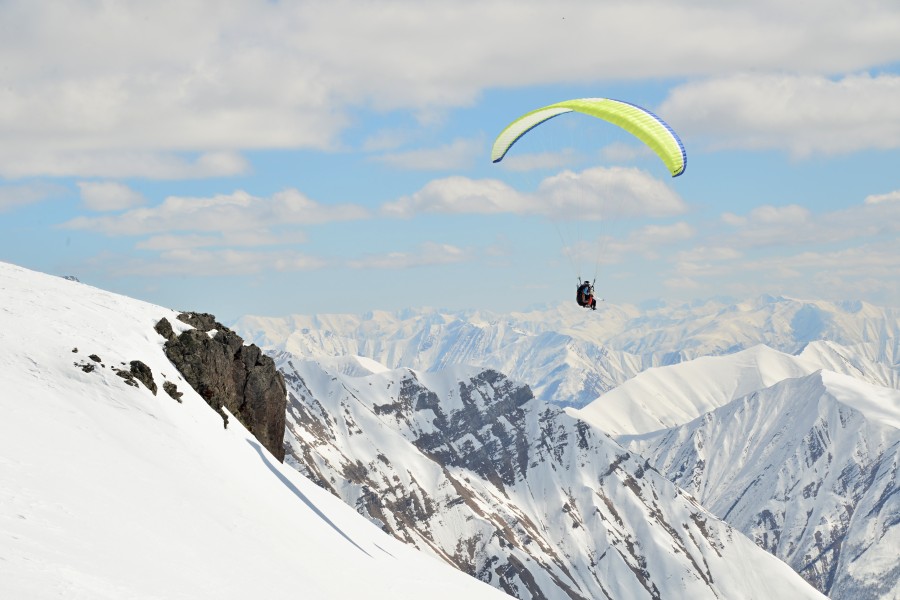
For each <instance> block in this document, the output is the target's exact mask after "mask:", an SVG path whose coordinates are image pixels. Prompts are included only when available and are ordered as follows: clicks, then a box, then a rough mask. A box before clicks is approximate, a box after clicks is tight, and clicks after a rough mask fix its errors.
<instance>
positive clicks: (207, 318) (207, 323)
mask: <svg viewBox="0 0 900 600" xmlns="http://www.w3.org/2000/svg"><path fill="white" fill-rule="evenodd" d="M178 320H179V321H181V322H182V323H187V324H188V325H190V326H191V327H193V328H194V329H199V330H200V331H212V330H213V329H226V330H227V329H228V328H227V327H225V326H224V325H222V324H221V323H219V322H218V321H216V318H215V317H214V316H212V315H211V314H209V313H196V312H186V313H181V314H180V315H178Z"/></svg>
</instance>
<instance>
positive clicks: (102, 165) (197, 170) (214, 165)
mask: <svg viewBox="0 0 900 600" xmlns="http://www.w3.org/2000/svg"><path fill="white" fill-rule="evenodd" d="M249 169H250V166H249V164H248V163H247V161H246V160H245V159H244V158H243V157H242V156H241V155H240V154H238V153H237V152H228V151H220V152H204V153H202V154H200V155H198V156H197V157H196V158H189V157H184V156H180V155H178V154H174V153H170V152H149V151H134V150H53V149H52V148H51V149H44V148H43V147H42V148H38V149H36V150H35V151H28V150H27V145H26V147H25V148H22V147H20V148H14V147H4V148H2V149H0V176H2V177H8V178H18V177H32V176H37V175H48V176H53V177H66V176H72V175H77V176H82V177H113V178H119V177H122V178H124V177H144V178H148V179H200V178H204V177H229V176H233V175H241V174H243V173H246V172H248V171H249Z"/></svg>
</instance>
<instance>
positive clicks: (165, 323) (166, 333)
mask: <svg viewBox="0 0 900 600" xmlns="http://www.w3.org/2000/svg"><path fill="white" fill-rule="evenodd" d="M153 329H155V330H156V333H158V334H159V335H161V336H163V337H164V338H166V340H174V339H175V332H174V331H173V330H172V324H171V323H169V320H168V319H167V318H165V317H163V318H162V319H160V320H159V323H157V324H156V327H154V328H153Z"/></svg>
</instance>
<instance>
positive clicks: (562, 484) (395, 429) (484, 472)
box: [276, 354, 821, 600]
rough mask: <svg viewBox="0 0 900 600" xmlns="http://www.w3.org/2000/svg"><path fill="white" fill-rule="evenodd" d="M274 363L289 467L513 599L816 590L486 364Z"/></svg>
mask: <svg viewBox="0 0 900 600" xmlns="http://www.w3.org/2000/svg"><path fill="white" fill-rule="evenodd" d="M276 361H277V363H278V364H279V367H280V368H281V369H282V372H283V373H284V374H285V380H286V381H287V383H288V389H289V406H288V434H287V446H288V457H287V461H288V463H289V464H291V465H292V466H294V467H295V468H297V469H298V470H300V471H301V472H302V473H304V474H305V475H307V476H308V477H309V478H310V479H312V480H314V481H315V482H316V483H318V484H319V485H321V486H322V487H325V488H326V489H329V490H331V491H332V492H333V493H335V494H336V495H338V496H340V497H341V498H343V499H344V501H345V502H347V503H348V504H350V505H351V506H354V507H355V508H356V509H357V511H358V512H360V513H361V514H363V515H365V516H367V517H368V518H369V519H370V520H372V521H373V522H375V523H377V524H378V525H379V526H381V527H382V528H383V529H384V530H385V531H387V532H389V533H391V534H393V535H394V536H396V537H397V538H399V539H401V540H403V541H405V542H407V543H409V544H412V545H414V546H416V547H417V548H420V549H422V550H424V551H426V552H429V553H430V554H432V555H434V556H436V557H438V558H440V559H442V560H445V561H447V562H448V563H450V564H453V565H455V566H456V567H457V568H459V569H461V570H463V571H465V572H467V573H469V574H471V575H472V576H474V577H477V578H478V579H481V580H482V581H485V582H487V583H490V584H491V585H494V586H496V587H498V588H500V589H502V590H503V591H505V592H507V593H508V594H510V595H512V596H514V597H516V598H520V599H522V600H587V599H592V600H594V599H597V600H599V599H613V598H647V599H657V600H662V599H664V598H698V599H699V598H708V599H710V600H713V599H721V598H752V597H759V598H762V597H766V598H779V597H780V598H821V596H820V595H819V594H818V593H817V592H815V591H814V590H813V589H812V588H811V587H810V586H808V584H806V583H805V582H804V581H803V580H802V579H801V578H800V577H799V576H797V575H796V574H795V573H793V572H792V571H791V570H790V569H789V568H788V567H787V566H786V565H784V564H783V563H781V562H779V561H777V560H776V559H775V558H774V557H772V556H771V555H769V554H767V553H766V552H764V551H763V550H761V549H760V548H757V547H756V546H755V545H754V544H753V543H752V542H751V541H750V540H749V539H747V538H745V537H743V536H741V535H740V534H738V533H737V532H735V531H734V530H732V529H731V528H730V527H728V526H727V525H726V524H724V523H723V522H721V521H720V520H718V519H716V518H715V517H713V516H712V515H711V514H709V513H708V512H707V511H705V510H704V509H703V508H702V507H700V506H699V505H697V504H696V503H695V502H694V501H693V499H692V498H690V497H689V496H688V495H687V494H685V493H684V492H682V491H681V490H679V489H677V488H676V487H675V486H674V485H672V483H671V482H669V481H667V480H666V479H665V478H664V477H662V476H661V475H660V474H659V473H657V472H656V471H654V470H653V469H651V468H649V465H647V463H646V461H645V460H644V459H643V458H641V457H640V456H638V455H637V454H634V453H632V452H628V451H626V450H624V449H623V448H622V447H621V446H619V445H618V444H616V443H615V442H613V441H612V440H611V439H610V438H609V437H608V436H606V435H605V434H603V433H602V432H600V431H599V430H597V429H595V428H593V427H591V426H589V425H588V424H586V423H584V422H583V421H579V420H577V419H575V418H573V417H571V416H569V415H568V414H567V413H566V412H564V411H563V410H562V409H561V408H560V407H558V406H553V405H549V404H546V403H543V402H541V401H540V400H538V399H536V398H534V396H533V394H532V392H531V390H530V389H529V388H528V387H527V386H523V385H520V384H516V383H514V382H513V381H511V380H509V379H507V378H506V377H505V376H504V375H502V374H500V373H498V372H496V371H493V370H489V369H488V370H479V369H473V368H460V369H456V370H450V371H448V372H441V373H424V372H417V371H411V370H408V369H398V370H393V371H392V370H383V367H381V368H380V369H379V367H380V365H378V366H375V365H374V364H373V363H372V362H371V361H368V362H365V361H359V360H357V359H354V358H352V357H346V358H344V359H338V360H336V361H317V362H312V361H302V360H299V359H296V358H295V357H292V356H291V355H288V354H284V355H280V356H278V357H276ZM747 572H750V573H765V577H749V578H748V577H747V575H746V573H747Z"/></svg>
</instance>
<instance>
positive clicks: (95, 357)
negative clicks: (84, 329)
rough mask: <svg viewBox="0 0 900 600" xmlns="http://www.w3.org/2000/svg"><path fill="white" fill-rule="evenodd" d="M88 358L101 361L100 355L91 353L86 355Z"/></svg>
mask: <svg viewBox="0 0 900 600" xmlns="http://www.w3.org/2000/svg"><path fill="white" fill-rule="evenodd" d="M88 358H89V359H91V360H92V361H94V362H103V361H102V360H100V357H99V356H97V355H96V354H91V355H90V356H88Z"/></svg>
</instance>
